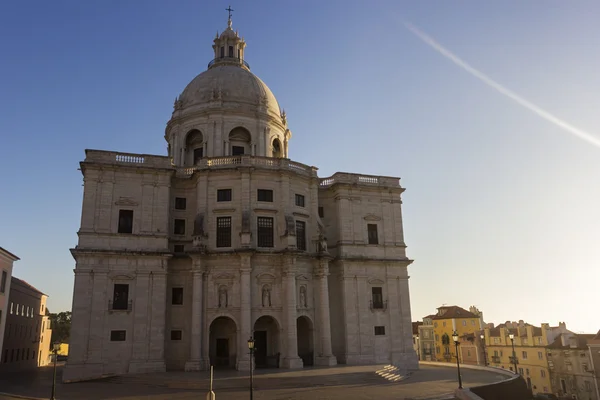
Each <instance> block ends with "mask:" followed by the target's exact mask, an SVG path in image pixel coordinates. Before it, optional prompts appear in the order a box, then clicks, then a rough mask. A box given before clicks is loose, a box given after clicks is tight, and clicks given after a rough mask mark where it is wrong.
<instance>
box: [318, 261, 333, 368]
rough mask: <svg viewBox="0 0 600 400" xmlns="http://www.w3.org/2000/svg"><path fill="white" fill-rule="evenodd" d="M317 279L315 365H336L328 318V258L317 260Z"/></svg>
mask: <svg viewBox="0 0 600 400" xmlns="http://www.w3.org/2000/svg"><path fill="white" fill-rule="evenodd" d="M314 273H315V277H316V278H317V279H316V281H317V289H318V304H319V306H318V307H319V308H318V310H317V312H318V318H319V324H318V326H319V334H320V341H319V342H320V345H321V348H320V351H319V353H318V354H317V356H316V357H315V364H317V365H327V366H332V365H337V359H336V357H335V356H334V355H333V354H332V352H331V325H330V324H331V322H330V316H329V288H328V283H327V277H328V276H329V258H327V257H322V258H321V259H319V266H318V267H317V268H316V269H315V271H314Z"/></svg>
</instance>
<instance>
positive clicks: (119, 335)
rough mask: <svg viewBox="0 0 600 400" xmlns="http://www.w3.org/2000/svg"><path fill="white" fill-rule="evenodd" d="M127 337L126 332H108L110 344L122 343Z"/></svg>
mask: <svg viewBox="0 0 600 400" xmlns="http://www.w3.org/2000/svg"><path fill="white" fill-rule="evenodd" d="M126 337H127V331H110V341H111V342H124V341H125V339H126Z"/></svg>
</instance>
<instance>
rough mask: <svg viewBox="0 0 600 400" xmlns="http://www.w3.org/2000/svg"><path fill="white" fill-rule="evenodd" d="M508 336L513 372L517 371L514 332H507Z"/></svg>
mask: <svg viewBox="0 0 600 400" xmlns="http://www.w3.org/2000/svg"><path fill="white" fill-rule="evenodd" d="M508 338H509V339H510V343H511V345H512V354H513V355H512V362H513V365H514V366H515V374H518V373H519V370H518V369H517V355H516V354H515V334H514V333H512V332H511V333H509V334H508Z"/></svg>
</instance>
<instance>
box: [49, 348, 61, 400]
mask: <svg viewBox="0 0 600 400" xmlns="http://www.w3.org/2000/svg"><path fill="white" fill-rule="evenodd" d="M59 350H60V342H54V343H53V344H52V353H54V375H53V377H52V395H51V396H50V400H55V399H56V397H55V395H56V359H57V358H58V351H59Z"/></svg>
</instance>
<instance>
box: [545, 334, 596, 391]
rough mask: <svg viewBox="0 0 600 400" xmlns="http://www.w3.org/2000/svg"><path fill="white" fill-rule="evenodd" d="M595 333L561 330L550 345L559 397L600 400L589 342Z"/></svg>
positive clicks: (552, 375)
mask: <svg viewBox="0 0 600 400" xmlns="http://www.w3.org/2000/svg"><path fill="white" fill-rule="evenodd" d="M593 338H594V335H582V334H579V335H577V334H574V333H561V334H560V335H558V337H557V338H556V339H555V340H554V342H553V343H551V344H550V345H549V346H548V348H547V356H548V368H549V369H550V379H551V381H552V392H553V393H555V394H556V395H557V396H559V397H567V398H577V399H589V400H598V397H597V394H596V387H595V382H594V380H595V376H594V375H595V374H594V369H593V362H592V359H591V358H590V352H589V351H588V346H587V341H588V340H590V339H593Z"/></svg>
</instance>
